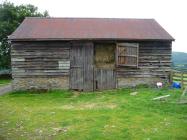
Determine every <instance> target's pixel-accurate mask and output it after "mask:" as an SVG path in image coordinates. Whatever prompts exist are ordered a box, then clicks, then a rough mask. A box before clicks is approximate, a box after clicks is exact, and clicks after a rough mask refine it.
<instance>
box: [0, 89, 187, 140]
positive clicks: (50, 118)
mask: <svg viewBox="0 0 187 140" xmlns="http://www.w3.org/2000/svg"><path fill="white" fill-rule="evenodd" d="M135 91H136V92H138V94H137V95H135V96H131V95H130V93H131V92H135ZM166 94H170V95H171V96H170V97H169V98H168V100H166V101H152V99H153V98H154V97H157V96H162V95H166ZM180 95H181V90H175V89H153V88H137V89H117V90H110V91H102V92H95V93H85V94H84V93H82V94H80V93H79V92H71V91H60V90H59V91H50V92H48V93H40V94H39V93H36V92H32V93H31V92H26V91H25V92H14V93H11V94H8V95H3V96H0V124H1V125H0V136H1V138H2V139H57V140H58V139H59V140H63V139H76V140H79V139H80V140H83V139H84V140H90V139H98V140H99V139H102V140H105V139H107V140H110V139H111V140H114V139H117V140H124V139H128V140H144V139H145V140H148V139H149V140H152V139H155V140H158V139H159V140H168V139H172V140H179V139H180V140H182V139H187V133H186V132H187V117H186V116H187V105H185V104H183V105H180V104H177V101H178V99H179V98H180Z"/></svg>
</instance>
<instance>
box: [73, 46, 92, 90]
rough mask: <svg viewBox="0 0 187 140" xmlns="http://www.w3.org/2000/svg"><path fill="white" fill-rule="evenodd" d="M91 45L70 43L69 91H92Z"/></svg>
mask: <svg viewBox="0 0 187 140" xmlns="http://www.w3.org/2000/svg"><path fill="white" fill-rule="evenodd" d="M93 81H94V80H93V44H92V43H72V46H71V52H70V89H74V90H79V91H93Z"/></svg>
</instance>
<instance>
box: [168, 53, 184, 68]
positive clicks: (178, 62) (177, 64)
mask: <svg viewBox="0 0 187 140" xmlns="http://www.w3.org/2000/svg"><path fill="white" fill-rule="evenodd" d="M172 62H173V66H174V68H177V69H187V53H184V52H172Z"/></svg>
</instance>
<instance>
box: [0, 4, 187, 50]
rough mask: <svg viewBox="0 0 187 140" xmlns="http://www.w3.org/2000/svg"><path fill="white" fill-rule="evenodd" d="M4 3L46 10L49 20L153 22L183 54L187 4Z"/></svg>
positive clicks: (185, 46)
mask: <svg viewBox="0 0 187 140" xmlns="http://www.w3.org/2000/svg"><path fill="white" fill-rule="evenodd" d="M3 1H4V0H0V3H2V2H3ZM8 1H10V2H12V3H14V4H15V5H20V4H33V5H35V6H37V7H38V9H39V11H40V12H43V11H45V10H47V11H48V12H49V15H50V16H51V17H99V18H102V17H104V18H154V19H156V20H157V22H158V23H159V24H160V25H161V26H162V27H164V28H165V30H167V31H168V33H169V34H171V35H172V36H173V37H174V38H175V41H174V42H173V44H172V45H173V48H172V49H173V51H179V52H187V39H186V37H187V35H186V34H187V0H8Z"/></svg>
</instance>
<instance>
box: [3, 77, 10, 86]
mask: <svg viewBox="0 0 187 140" xmlns="http://www.w3.org/2000/svg"><path fill="white" fill-rule="evenodd" d="M10 82H11V79H7V78H0V86H3V85H6V84H9V83H10Z"/></svg>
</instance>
